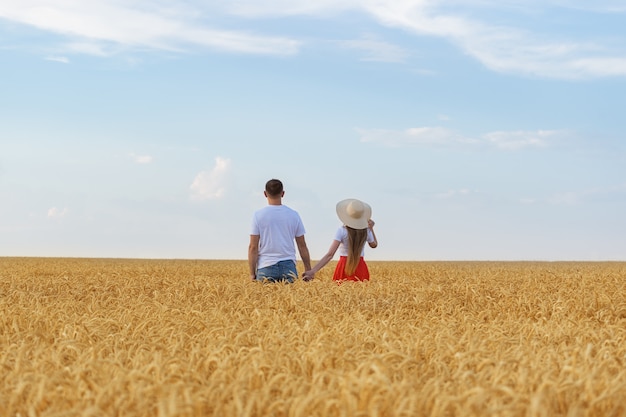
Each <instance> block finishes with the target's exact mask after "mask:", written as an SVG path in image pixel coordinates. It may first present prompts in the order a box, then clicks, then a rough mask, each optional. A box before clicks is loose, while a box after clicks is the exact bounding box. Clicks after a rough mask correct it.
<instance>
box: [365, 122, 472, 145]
mask: <svg viewBox="0 0 626 417" xmlns="http://www.w3.org/2000/svg"><path fill="white" fill-rule="evenodd" d="M357 132H358V133H359V134H360V135H361V142H366V143H379V144H382V145H384V146H389V147H393V148H397V147H402V146H407V145H429V146H443V145H451V144H458V143H471V142H472V140H471V139H468V138H465V137H463V136H461V135H459V134H457V133H456V132H454V131H452V130H450V129H446V128H444V127H414V128H410V129H406V130H401V131H398V130H387V129H357Z"/></svg>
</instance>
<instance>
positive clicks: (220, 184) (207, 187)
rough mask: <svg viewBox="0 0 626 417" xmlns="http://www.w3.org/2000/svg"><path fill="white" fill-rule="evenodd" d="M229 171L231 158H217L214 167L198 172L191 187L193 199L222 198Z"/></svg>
mask: <svg viewBox="0 0 626 417" xmlns="http://www.w3.org/2000/svg"><path fill="white" fill-rule="evenodd" d="M229 171H230V159H226V158H221V157H217V158H215V166H214V167H213V169H211V170H210V171H202V172H200V173H198V175H196V178H195V179H194V180H193V183H192V184H191V186H190V187H189V188H190V190H191V198H192V200H215V199H220V198H222V197H223V196H224V192H225V183H226V179H227V176H228V173H229Z"/></svg>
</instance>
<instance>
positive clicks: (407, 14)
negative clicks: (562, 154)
mask: <svg viewBox="0 0 626 417" xmlns="http://www.w3.org/2000/svg"><path fill="white" fill-rule="evenodd" d="M622 3H623V2H622V1H621V0H613V1H610V0H605V1H604V2H593V4H592V5H591V4H589V2H587V1H584V0H579V1H575V0H551V1H544V2H540V1H532V0H529V1H519V0H508V1H504V2H489V1H485V0H460V1H456V2H455V1H451V0H446V1H444V0H403V1H398V0H362V1H357V0H343V1H342V0H337V1H330V0H324V1H322V0H320V1H316V2H311V1H309V0H274V1H264V2H258V1H256V0H240V1H238V2H236V3H233V4H231V5H230V6H229V9H228V11H229V12H230V13H233V14H239V15H244V16H246V17H256V18H262V17H277V16H278V17H280V16H283V17H285V16H293V15H314V16H317V17H320V18H331V17H333V16H335V15H339V14H340V13H342V12H354V11H357V12H359V11H360V12H365V13H367V14H369V15H370V16H372V17H373V18H374V19H376V20H377V21H378V22H379V23H380V24H381V25H383V26H387V27H393V28H399V29H402V30H405V31H408V32H411V33H413V34H415V35H417V36H423V35H426V36H434V37H440V38H444V39H447V40H448V41H449V42H451V43H452V44H454V45H457V46H458V47H459V48H460V49H462V50H463V52H465V53H466V54H468V55H469V56H472V57H473V58H474V59H476V60H478V61H480V62H481V63H482V64H483V65H484V66H486V67H487V68H489V69H491V70H494V71H498V72H505V73H514V74H524V75H531V76H539V77H548V78H559V79H578V78H593V77H606V76H626V58H624V53H625V52H626V51H625V48H624V47H623V44H624V41H623V39H621V40H620V37H621V38H623V35H618V40H617V41H616V42H615V43H614V44H613V45H612V46H611V45H608V44H607V42H606V39H600V38H596V39H594V38H593V37H588V38H585V39H577V38H580V35H570V36H569V39H568V38H564V37H563V36H562V35H560V34H559V35H555V34H553V33H549V32H547V31H546V32H544V33H540V32H537V31H536V30H534V29H531V27H532V26H535V22H534V21H533V22H530V21H528V20H526V21H524V18H526V19H528V18H527V16H531V15H533V16H538V15H543V16H549V15H550V14H548V13H543V12H544V11H545V10H546V9H548V8H550V9H559V8H560V9H562V10H567V9H572V10H576V9H583V10H586V11H588V12H589V13H600V14H605V13H623V12H624V11H625V10H626V6H624V5H623V4H622ZM503 11H504V12H506V13H509V15H506V14H498V13H502V12H503ZM494 12H495V13H494ZM510 14H513V15H514V16H515V17H516V19H515V21H516V22H519V23H518V25H519V26H510V24H509V25H507V24H502V23H500V21H499V20H498V18H500V19H501V21H502V22H510V21H511V19H510V17H509V16H510ZM466 16H473V17H472V18H469V17H466ZM476 16H478V17H476ZM480 16H489V18H490V19H491V20H490V21H489V22H487V21H485V20H481V18H480ZM547 18H548V17H546V19H547ZM546 23H548V24H549V23H550V22H546ZM555 23H558V22H555ZM524 25H526V27H525V26H524ZM550 26H552V27H554V26H555V25H550ZM356 45H358V44H355V46H356ZM374 46H375V45H373V44H371V45H369V46H368V45H365V44H363V45H362V47H369V48H371V47H374Z"/></svg>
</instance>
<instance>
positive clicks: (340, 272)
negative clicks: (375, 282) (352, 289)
mask: <svg viewBox="0 0 626 417" xmlns="http://www.w3.org/2000/svg"><path fill="white" fill-rule="evenodd" d="M347 262H348V257H347V256H340V257H339V262H337V266H336V267H335V273H334V274H333V281H369V279H370V271H369V270H368V269H367V264H366V263H365V260H363V257H362V256H361V259H359V263H358V265H357V266H356V271H354V274H353V275H346V272H345V270H346V263H347Z"/></svg>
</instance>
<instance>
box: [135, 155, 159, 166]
mask: <svg viewBox="0 0 626 417" xmlns="http://www.w3.org/2000/svg"><path fill="white" fill-rule="evenodd" d="M130 157H131V158H132V159H133V161H135V163H137V164H140V165H145V164H150V163H152V161H153V160H154V158H152V156H150V155H136V154H134V153H131V154H130Z"/></svg>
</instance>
